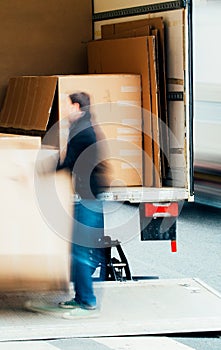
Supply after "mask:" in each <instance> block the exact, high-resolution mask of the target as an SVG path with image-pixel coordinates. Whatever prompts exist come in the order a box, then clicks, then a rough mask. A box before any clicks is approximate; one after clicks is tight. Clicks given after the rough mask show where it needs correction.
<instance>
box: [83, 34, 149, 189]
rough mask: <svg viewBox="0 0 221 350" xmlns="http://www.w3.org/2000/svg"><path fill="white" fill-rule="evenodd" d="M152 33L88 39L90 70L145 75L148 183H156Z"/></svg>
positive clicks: (144, 101) (142, 78)
mask: <svg viewBox="0 0 221 350" xmlns="http://www.w3.org/2000/svg"><path fill="white" fill-rule="evenodd" d="M148 47H149V42H148V37H146V36H145V37H134V38H122V39H114V40H95V41H91V42H89V43H88V69H89V72H90V73H97V74H98V73H112V74H113V73H121V72H123V73H128V74H129V73H134V74H140V75H141V85H142V107H143V109H144V112H145V113H144V118H143V133H144V156H145V157H144V185H145V186H153V185H154V181H153V179H154V176H153V171H154V164H153V163H154V162H153V146H152V141H153V138H152V121H151V79H150V62H149V61H150V60H149V51H148Z"/></svg>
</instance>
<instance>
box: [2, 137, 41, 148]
mask: <svg viewBox="0 0 221 350" xmlns="http://www.w3.org/2000/svg"><path fill="white" fill-rule="evenodd" d="M8 148H11V149H40V148H41V138H40V137H38V136H24V135H14V134H0V149H8Z"/></svg>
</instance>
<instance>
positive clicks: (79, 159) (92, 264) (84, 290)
mask: <svg viewBox="0 0 221 350" xmlns="http://www.w3.org/2000/svg"><path fill="white" fill-rule="evenodd" d="M68 120H69V123H70V128H69V138H68V144H67V151H66V156H65V158H64V161H63V162H61V164H59V165H58V167H57V170H59V169H64V168H66V169H69V170H70V171H71V172H72V173H73V176H74V178H75V192H76V193H77V194H78V196H79V198H80V199H79V201H76V202H75V206H74V225H73V238H72V240H73V243H72V264H71V281H73V282H74V291H75V296H74V298H73V299H71V300H69V301H64V302H60V303H59V306H60V307H61V308H64V309H72V310H69V312H67V313H65V314H64V317H65V316H66V317H67V318H74V317H76V315H79V313H83V314H87V312H85V310H86V311H88V310H94V309H96V308H97V300H96V296H95V294H94V290H93V279H92V275H93V273H94V271H95V269H96V268H97V267H98V266H101V269H100V271H101V275H100V278H101V280H102V279H103V280H104V279H105V267H106V261H105V249H104V247H103V244H104V217H103V203H102V201H101V200H99V199H98V198H97V197H98V195H99V194H100V193H101V192H102V191H103V188H104V187H105V188H106V187H108V186H109V181H108V172H107V170H108V168H107V162H106V160H105V159H104V158H103V153H102V151H103V148H104V145H105V141H104V140H103V141H102V137H101V133H100V132H99V129H98V128H97V127H96V126H95V125H92V116H91V112H90V97H89V95H88V94H86V93H84V92H80V93H74V94H71V95H69V98H68ZM82 309H84V310H83V311H82Z"/></svg>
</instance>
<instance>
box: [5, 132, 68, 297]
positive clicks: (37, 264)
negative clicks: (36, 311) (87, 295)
mask: <svg viewBox="0 0 221 350" xmlns="http://www.w3.org/2000/svg"><path fill="white" fill-rule="evenodd" d="M40 147H41V142H40V138H39V137H33V136H19V135H4V134H1V135H0V162H1V172H0V191H1V199H0V211H1V231H0V262H1V263H0V281H1V284H0V286H1V287H0V289H1V290H19V289H20V290H29V289H33V290H44V289H47V290H50V289H52V290H55V289H67V288H68V286H69V270H70V268H69V265H70V263H69V242H70V238H71V225H72V208H71V202H70V199H71V197H70V196H71V193H72V183H71V179H70V176H69V175H68V174H67V173H66V172H64V171H62V172H60V173H56V172H55V168H56V164H57V160H58V156H59V152H58V151H56V150H47V149H41V148H40Z"/></svg>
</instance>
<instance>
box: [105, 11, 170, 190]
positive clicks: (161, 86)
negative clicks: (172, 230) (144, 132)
mask: <svg viewBox="0 0 221 350" xmlns="http://www.w3.org/2000/svg"><path fill="white" fill-rule="evenodd" d="M146 35H147V36H148V51H149V62H150V65H149V69H150V90H151V113H152V138H153V159H154V172H153V173H154V174H153V175H154V186H155V187H159V186H161V185H162V179H161V177H162V178H164V177H165V173H166V167H167V164H166V163H167V159H166V158H165V156H164V153H163V152H160V149H161V145H162V143H163V144H164V148H165V147H166V145H165V143H166V144H167V147H168V135H167V134H165V127H163V126H162V125H163V124H164V125H168V115H167V98H166V62H165V44H164V42H165V38H164V21H163V18H162V17H156V18H146V19H141V20H136V21H129V22H120V23H111V24H106V25H102V26H101V36H102V39H116V38H126V37H137V36H146ZM160 121H162V122H160ZM160 153H161V154H160ZM167 154H168V152H167Z"/></svg>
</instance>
